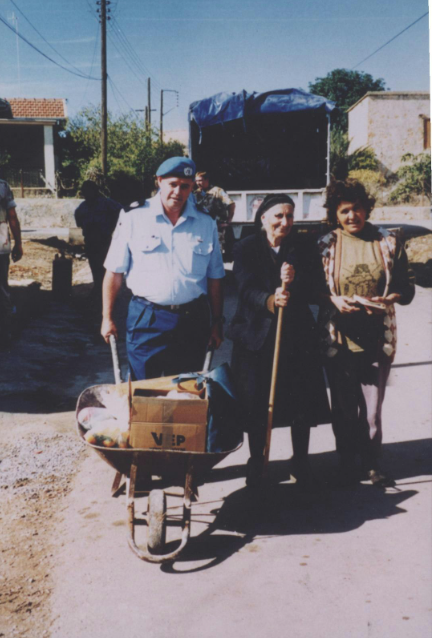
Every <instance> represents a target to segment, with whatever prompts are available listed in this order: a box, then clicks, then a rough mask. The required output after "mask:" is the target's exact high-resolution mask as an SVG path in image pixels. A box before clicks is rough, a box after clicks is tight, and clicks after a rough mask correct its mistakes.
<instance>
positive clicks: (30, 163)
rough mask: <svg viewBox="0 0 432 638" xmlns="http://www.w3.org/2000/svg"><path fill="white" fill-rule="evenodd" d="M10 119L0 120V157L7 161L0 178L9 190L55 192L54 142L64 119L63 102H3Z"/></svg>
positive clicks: (9, 99) (9, 100) (28, 99)
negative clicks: (27, 189) (10, 112)
mask: <svg viewBox="0 0 432 638" xmlns="http://www.w3.org/2000/svg"><path fill="white" fill-rule="evenodd" d="M5 99H6V100H7V102H9V104H10V106H11V110H12V117H5V118H1V116H0V153H3V154H6V155H7V156H8V157H9V161H8V163H7V166H6V167H5V168H4V169H3V170H2V174H1V175H0V177H3V178H4V179H6V180H7V181H9V182H10V183H11V186H12V187H13V186H15V187H17V186H20V185H21V186H22V187H24V188H35V189H38V190H48V191H51V192H55V191H56V177H55V174H56V170H57V169H58V163H59V159H58V157H57V154H56V146H57V144H56V141H57V139H58V133H59V130H60V129H61V128H62V127H63V125H64V122H65V121H66V119H67V113H66V100H65V99H58V98H5Z"/></svg>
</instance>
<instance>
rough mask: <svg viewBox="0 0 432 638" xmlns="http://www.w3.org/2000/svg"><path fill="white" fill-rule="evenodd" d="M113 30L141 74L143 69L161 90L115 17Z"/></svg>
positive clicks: (112, 22)
mask: <svg viewBox="0 0 432 638" xmlns="http://www.w3.org/2000/svg"><path fill="white" fill-rule="evenodd" d="M114 26H115V27H116V29H117V32H116V31H114ZM111 30H112V31H113V33H116V35H117V37H118V38H119V40H121V41H122V43H123V46H124V48H125V50H126V51H127V52H128V55H129V56H130V58H131V60H133V61H134V63H135V65H136V67H137V68H138V69H139V70H140V73H143V71H142V69H144V72H145V74H146V76H147V75H148V76H150V77H151V78H152V80H153V82H154V84H155V85H157V86H158V87H159V88H161V85H160V84H159V82H158V81H157V79H156V78H155V77H154V75H153V74H152V73H151V71H150V69H148V68H147V67H146V66H145V64H143V62H142V61H141V59H140V57H139V56H138V54H137V53H136V51H135V49H134V48H133V47H132V45H131V43H130V42H129V40H128V38H127V36H126V34H125V32H124V31H123V29H122V28H121V26H120V25H119V23H118V21H117V20H116V18H115V17H114V16H112V20H111Z"/></svg>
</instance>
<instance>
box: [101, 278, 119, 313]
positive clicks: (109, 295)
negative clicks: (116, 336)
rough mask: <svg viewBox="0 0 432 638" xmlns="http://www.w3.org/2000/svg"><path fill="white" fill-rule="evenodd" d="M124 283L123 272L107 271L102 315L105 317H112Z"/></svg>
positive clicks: (103, 288) (103, 290) (104, 281)
mask: <svg viewBox="0 0 432 638" xmlns="http://www.w3.org/2000/svg"><path fill="white" fill-rule="evenodd" d="M122 283H123V274H122V273H117V272H111V271H110V270H107V271H106V273H105V277H104V280H103V286H102V299H103V303H102V316H103V318H104V319H112V316H113V312H114V306H115V302H116V299H117V296H118V293H119V290H120V288H121V285H122Z"/></svg>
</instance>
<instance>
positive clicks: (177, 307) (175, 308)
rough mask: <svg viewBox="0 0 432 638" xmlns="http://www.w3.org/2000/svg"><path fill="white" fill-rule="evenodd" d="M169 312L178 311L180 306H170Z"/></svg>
mask: <svg viewBox="0 0 432 638" xmlns="http://www.w3.org/2000/svg"><path fill="white" fill-rule="evenodd" d="M170 310H180V306H179V305H178V304H171V306H170Z"/></svg>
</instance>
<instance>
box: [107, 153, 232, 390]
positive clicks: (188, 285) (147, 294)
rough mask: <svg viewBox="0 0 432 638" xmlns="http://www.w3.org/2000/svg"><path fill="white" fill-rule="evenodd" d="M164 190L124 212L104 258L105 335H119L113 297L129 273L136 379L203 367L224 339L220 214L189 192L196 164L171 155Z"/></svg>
mask: <svg viewBox="0 0 432 638" xmlns="http://www.w3.org/2000/svg"><path fill="white" fill-rule="evenodd" d="M156 175H157V180H158V186H159V191H158V193H157V194H156V195H155V196H154V197H152V198H151V199H149V200H147V201H146V202H145V203H144V204H143V205H142V206H139V205H138V204H137V205H136V206H135V207H133V208H132V207H131V208H129V209H126V210H124V211H122V212H121V214H120V218H119V221H118V224H117V228H116V230H115V232H114V236H113V241H112V243H111V247H110V249H109V252H108V255H107V258H106V260H105V268H106V275H105V279H104V284H103V321H102V327H101V334H102V336H103V337H104V338H105V340H106V341H107V342H108V341H109V337H110V335H114V336H117V334H118V333H117V326H116V323H115V321H114V314H113V313H114V306H115V301H116V298H117V295H118V292H119V290H120V287H121V285H122V281H123V276H125V277H126V283H127V286H128V288H130V289H131V291H132V295H133V296H132V299H131V301H130V304H129V311H128V317H127V326H126V345H127V354H128V360H129V368H130V371H131V375H132V378H133V379H148V378H154V377H160V376H162V375H166V376H167V375H173V374H178V373H180V372H196V371H198V370H201V369H202V366H203V362H204V357H205V352H206V349H207V346H208V344H209V343H211V344H212V345H213V346H215V347H219V345H220V343H221V342H222V337H223V333H222V322H223V317H222V308H223V291H222V279H223V277H224V275H225V271H224V266H223V262H222V255H221V252H220V247H219V241H218V236H217V228H216V223H215V222H214V220H213V219H212V218H211V217H210V216H209V215H207V214H205V213H203V212H201V211H199V210H198V209H197V207H196V205H195V202H194V201H193V199H192V198H191V197H190V195H191V193H192V189H193V185H194V178H195V164H194V162H193V161H192V160H190V159H188V158H186V157H173V158H170V159H168V160H166V161H165V162H163V163H162V164H161V165H160V166H159V168H158V170H157V173H156Z"/></svg>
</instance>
